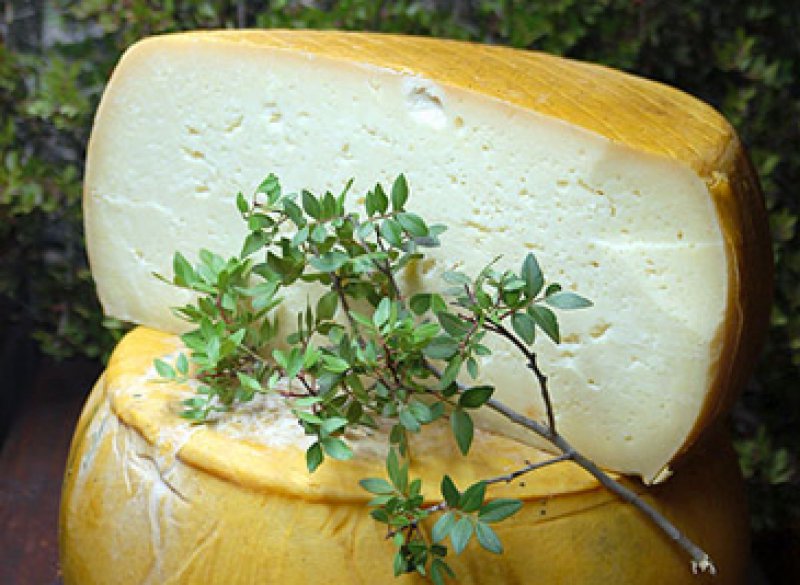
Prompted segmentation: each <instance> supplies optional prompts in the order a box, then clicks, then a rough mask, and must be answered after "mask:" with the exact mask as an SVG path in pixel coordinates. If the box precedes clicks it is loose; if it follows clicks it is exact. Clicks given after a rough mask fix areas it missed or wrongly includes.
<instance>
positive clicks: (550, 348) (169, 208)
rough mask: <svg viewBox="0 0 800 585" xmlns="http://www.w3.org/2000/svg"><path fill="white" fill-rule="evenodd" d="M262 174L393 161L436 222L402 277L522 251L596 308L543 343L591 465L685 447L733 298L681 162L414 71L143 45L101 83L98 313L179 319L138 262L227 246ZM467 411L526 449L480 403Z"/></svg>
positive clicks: (519, 397)
mask: <svg viewBox="0 0 800 585" xmlns="http://www.w3.org/2000/svg"><path fill="white" fill-rule="evenodd" d="M592 115H595V116H600V117H602V116H603V112H594V113H592ZM269 172H274V173H276V174H277V175H278V176H279V177H280V178H281V181H282V182H283V184H284V188H285V189H286V190H289V191H294V190H299V189H301V188H310V189H312V190H315V191H317V192H320V191H323V190H325V189H331V190H334V191H338V190H339V189H340V188H341V187H342V185H343V184H344V183H345V182H346V181H347V179H349V178H351V177H354V178H355V184H354V188H353V191H352V193H354V194H363V193H364V192H365V191H366V190H367V189H368V188H370V187H371V186H372V185H373V184H374V183H375V182H376V181H383V182H384V183H385V184H386V183H388V182H390V181H391V180H392V179H393V178H394V177H395V176H396V175H397V174H398V173H401V172H403V173H405V174H406V176H407V177H408V180H409V183H410V185H411V188H412V196H411V199H410V205H409V207H410V208H411V209H413V210H414V211H416V212H418V213H420V214H422V215H424V217H425V218H426V219H427V220H429V221H430V222H441V223H445V224H447V225H448V226H449V230H448V232H446V233H445V234H444V236H443V246H442V247H441V248H440V249H437V250H435V251H434V252H433V253H432V258H434V261H433V262H426V263H422V264H421V265H419V266H417V267H415V269H414V270H413V271H411V272H410V273H409V274H407V277H406V285H407V286H408V287H409V288H416V287H425V288H426V289H440V288H443V287H444V283H443V282H442V281H441V279H440V275H441V273H442V272H443V271H444V270H449V269H454V268H458V269H462V270H465V271H467V272H469V273H476V272H477V271H478V270H479V269H480V268H482V267H483V266H484V265H485V264H487V263H488V262H490V261H491V260H492V259H493V258H494V257H496V256H498V255H502V260H501V261H500V263H499V265H500V266H503V267H505V266H508V267H513V268H515V269H516V268H518V266H519V263H520V262H521V261H522V259H523V257H524V255H525V254H526V253H527V252H528V251H533V252H534V253H535V254H536V255H537V257H538V259H539V262H540V264H541V265H542V267H543V269H544V272H545V274H546V275H547V276H548V277H549V278H550V279H552V280H557V281H560V282H561V283H562V284H564V285H565V286H566V288H569V289H574V290H576V291H578V292H580V293H581V294H582V295H584V296H586V297H588V298H590V299H591V300H592V301H593V302H594V304H595V306H594V307H593V308H592V309H588V310H583V311H577V312H571V313H562V314H561V315H560V323H561V331H562V339H563V342H562V344H561V345H560V346H554V345H553V344H551V343H550V342H549V341H547V340H546V339H544V336H543V335H541V336H540V337H541V338H542V339H540V340H539V341H537V343H536V346H535V349H536V351H537V352H538V353H539V354H540V356H541V358H540V363H541V364H542V366H543V368H544V370H545V371H546V373H547V374H548V375H549V376H550V387H551V391H552V395H553V400H554V405H555V412H556V418H557V425H558V429H559V430H560V431H561V432H562V433H563V434H564V435H565V436H566V437H567V438H568V440H570V441H571V442H572V443H573V444H574V446H575V447H576V448H577V449H578V450H580V451H582V452H583V453H584V454H586V455H587V456H588V457H590V458H591V459H593V460H594V461H596V462H597V463H598V464H600V465H602V466H605V467H607V468H610V469H614V470H617V471H621V472H625V473H636V474H639V475H641V476H642V477H644V478H645V479H646V480H652V479H654V478H656V476H657V475H658V474H659V473H660V472H662V471H663V469H664V468H665V466H666V465H667V464H668V463H669V462H670V460H671V459H672V458H673V456H674V455H675V454H676V452H678V450H679V449H680V448H681V447H682V446H683V445H684V443H685V441H686V438H687V436H688V435H689V433H690V432H691V431H692V429H693V427H694V425H695V424H696V422H697V420H698V417H699V416H700V414H701V410H702V408H703V405H704V401H705V399H706V395H707V392H708V391H709V386H710V383H711V380H712V378H713V376H714V371H715V370H714V368H715V364H716V361H717V358H718V351H719V348H718V344H717V342H716V341H717V337H718V335H719V334H720V331H721V328H722V327H723V326H724V314H725V300H726V298H727V292H728V289H727V287H728V281H727V278H728V266H727V259H726V254H725V248H724V242H723V237H722V233H721V229H720V225H719V222H718V219H717V215H716V212H715V209H714V205H713V202H712V200H711V198H710V196H709V194H708V188H707V186H706V184H705V183H704V182H703V180H701V179H700V178H699V177H698V176H697V174H696V173H695V172H694V171H692V170H691V169H689V168H688V167H686V166H683V165H681V164H679V163H676V162H674V161H669V160H667V159H665V158H661V157H657V156H654V155H650V154H646V153H642V152H639V151H635V150H633V149H630V148H628V147H625V146H623V145H620V144H617V143H613V142H611V141H610V140H608V139H607V138H605V137H602V136H600V135H597V134H593V133H590V132H588V131H586V130H583V129H580V128H577V127H575V126H571V125H568V124H566V123H564V122H561V121H559V120H557V119H554V118H549V117H545V116H542V115H540V114H537V113H536V112H533V111H531V110H527V109H523V108H520V107H518V106H515V105H512V104H510V103H506V102H502V101H498V100H496V99H489V98H487V97H486V96H485V95H481V94H480V93H478V92H471V91H466V90H464V89H461V88H457V87H451V86H447V85H440V84H437V83H435V82H433V81H431V80H430V79H427V78H424V77H420V76H418V75H415V74H413V73H411V72H403V71H397V70H394V69H389V68H381V67H376V66H374V65H365V64H359V63H355V62H346V61H341V60H335V59H331V58H327V57H323V56H319V55H310V54H306V53H302V52H297V51H286V50H280V49H275V48H268V47H256V46H249V45H247V44H230V45H226V44H225V43H202V42H191V41H190V42H187V41H181V40H179V39H173V40H169V39H167V40H162V41H161V42H160V44H159V43H145V44H142V45H140V46H139V47H138V48H137V49H134V50H133V51H132V52H131V53H129V54H128V56H127V57H126V58H125V60H124V61H123V63H122V64H121V66H120V68H119V71H118V72H117V74H116V75H115V77H114V80H113V83H112V85H111V86H110V88H109V90H108V92H107V94H106V96H105V97H104V101H103V104H102V107H101V110H100V113H99V115H98V118H97V121H96V126H95V130H94V133H93V136H92V143H91V149H90V154H89V159H88V169H87V184H86V200H85V215H86V229H87V239H88V244H89V252H90V261H91V266H92V271H93V274H94V276H95V279H96V282H97V286H98V293H99V295H100V298H101V301H102V303H103V305H104V307H105V310H106V312H107V313H108V314H110V315H113V316H115V317H117V318H120V319H124V320H131V321H134V322H137V323H142V324H146V325H149V326H152V327H156V328H159V329H162V330H167V331H179V330H181V329H182V328H183V327H184V324H183V323H181V322H179V321H177V320H176V319H175V318H174V317H173V316H172V315H171V314H170V311H169V307H171V306H176V305H180V304H183V303H185V302H186V301H187V298H186V297H185V296H184V295H183V294H181V292H180V291H178V290H176V289H172V288H170V287H168V286H166V285H164V284H163V283H161V282H159V281H158V280H156V279H155V278H153V277H152V273H153V272H157V273H161V274H165V275H169V274H171V259H172V252H173V251H174V250H179V251H181V252H182V253H184V254H185V255H186V256H187V257H189V258H190V259H195V258H196V257H197V252H198V250H199V249H200V248H208V249H210V250H213V251H216V252H218V253H221V254H223V255H233V254H236V253H238V251H239V249H240V246H241V242H242V239H243V236H244V233H245V229H244V224H243V223H242V222H241V220H240V219H239V216H238V213H237V211H236V208H235V204H234V195H235V193H236V192H237V191H240V190H241V191H243V192H246V193H248V192H251V191H252V189H253V188H254V187H255V186H256V185H257V184H258V183H259V181H260V180H261V179H262V178H263V177H264V176H265V175H266V174H267V173H269ZM314 294H315V293H314V291H309V290H307V289H302V288H300V287H297V288H296V289H294V290H292V291H288V292H287V293H286V294H285V297H286V301H287V302H286V303H285V305H286V306H287V307H289V308H290V310H289V312H290V313H291V314H293V313H294V312H295V311H299V310H302V309H303V308H304V307H305V305H306V302H307V299H308V298H309V295H311V296H312V297H313V295H314ZM281 321H282V322H283V323H293V322H294V319H293V318H292V317H291V316H289V315H287V316H284V317H283V318H282V319H281ZM492 346H493V349H494V354H493V356H492V357H491V358H489V359H487V360H486V361H485V362H484V364H483V370H482V380H484V381H487V382H490V383H492V384H494V385H495V386H496V387H497V394H496V397H498V398H499V399H500V400H502V401H503V402H505V403H507V404H508V405H510V406H511V407H513V408H515V409H517V410H519V411H521V412H523V413H525V414H527V415H529V416H532V417H535V418H543V406H542V404H541V401H540V397H539V391H538V388H537V386H536V383H535V379H534V378H533V377H532V376H531V375H530V373H529V372H528V371H527V370H526V368H525V366H524V363H523V360H522V358H521V356H520V355H519V354H518V353H516V352H515V351H514V350H513V348H511V347H509V346H508V345H505V344H503V343H493V344H492ZM481 424H482V425H483V426H485V427H487V428H490V429H492V430H494V431H497V432H500V433H502V434H506V435H509V436H512V437H515V438H517V439H521V440H525V441H528V442H532V443H534V444H538V443H537V441H536V440H535V439H534V438H533V437H532V436H531V435H530V434H529V433H527V432H526V431H524V430H521V429H519V428H517V427H515V426H513V425H511V424H510V423H507V422H506V421H505V420H503V419H501V418H500V417H499V416H497V415H494V414H492V413H485V414H483V417H482V419H481Z"/></svg>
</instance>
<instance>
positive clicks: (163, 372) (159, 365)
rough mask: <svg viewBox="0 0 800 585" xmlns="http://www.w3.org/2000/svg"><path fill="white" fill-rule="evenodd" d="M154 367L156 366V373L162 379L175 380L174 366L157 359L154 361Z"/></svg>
mask: <svg viewBox="0 0 800 585" xmlns="http://www.w3.org/2000/svg"><path fill="white" fill-rule="evenodd" d="M153 365H155V367H156V372H158V375H159V376H161V377H162V378H167V379H169V380H172V379H174V378H175V370H173V369H172V366H171V365H169V364H168V363H167V362H165V361H163V360H159V359H157V360H154V361H153Z"/></svg>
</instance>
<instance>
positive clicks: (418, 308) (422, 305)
mask: <svg viewBox="0 0 800 585" xmlns="http://www.w3.org/2000/svg"><path fill="white" fill-rule="evenodd" d="M408 306H409V307H410V308H411V310H412V311H413V312H414V314H415V315H422V314H423V313H425V311H427V310H428V309H429V308H430V306H431V295H430V294H429V293H419V294H415V295H414V296H412V297H411V300H410V301H409V302H408Z"/></svg>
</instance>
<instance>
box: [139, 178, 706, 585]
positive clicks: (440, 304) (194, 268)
mask: <svg viewBox="0 0 800 585" xmlns="http://www.w3.org/2000/svg"><path fill="white" fill-rule="evenodd" d="M351 186H352V181H351V182H349V183H348V184H347V185H346V186H345V188H344V189H343V190H342V191H341V192H340V193H338V194H337V195H334V194H332V193H331V192H326V193H324V194H323V195H322V196H316V195H314V194H313V193H311V192H310V191H306V190H304V191H302V192H301V193H300V194H299V195H298V194H287V193H284V192H283V190H282V188H281V184H280V182H279V180H278V179H277V177H275V176H274V175H270V176H268V177H267V178H266V179H265V180H264V181H263V182H262V183H261V185H260V186H259V187H258V188H257V189H256V191H255V192H254V193H253V195H252V196H251V197H250V198H247V197H245V196H244V195H243V194H242V193H239V194H238V195H237V197H236V205H237V208H238V210H239V213H240V214H241V216H242V219H243V220H244V221H245V222H246V223H247V226H248V235H247V237H246V239H245V241H244V244H243V246H242V250H241V253H240V254H239V256H238V257H234V258H229V259H224V258H222V257H221V256H219V255H217V254H214V253H213V252H210V251H208V250H201V251H200V252H199V261H198V263H197V264H196V265H192V264H191V263H190V262H189V261H188V260H187V259H186V258H185V257H184V256H182V255H181V254H180V253H176V254H175V257H174V261H173V273H174V274H173V278H172V279H165V278H164V277H159V278H162V280H164V281H165V282H167V283H169V284H171V285H174V286H178V287H181V288H184V289H188V290H191V291H193V292H194V293H196V295H197V298H196V301H195V302H193V303H190V304H187V305H185V306H183V307H178V308H176V309H174V311H175V314H176V315H178V316H179V317H181V318H182V319H184V320H186V321H188V322H189V323H191V324H192V325H193V326H194V328H193V329H192V330H191V331H190V332H189V333H186V334H184V335H183V336H182V337H181V339H182V340H183V342H184V344H185V345H186V347H187V349H188V352H189V355H188V357H187V355H186V354H183V353H181V354H180V355H179V356H178V357H177V359H176V360H175V362H174V363H173V364H169V363H166V362H164V361H163V360H156V361H155V367H156V369H157V371H158V373H159V375H160V376H161V377H162V378H164V379H167V380H174V381H177V382H186V381H188V380H189V379H190V378H193V379H195V380H197V381H198V387H197V393H196V395H195V396H193V397H191V398H189V399H187V400H186V401H185V402H184V408H185V410H184V412H183V416H184V417H186V418H188V419H190V420H192V421H194V422H196V423H203V422H206V421H208V420H211V419H212V418H213V417H216V416H221V414H220V413H223V412H225V411H228V410H230V409H231V408H233V407H234V405H235V404H236V403H237V402H247V401H249V400H252V399H253V397H254V396H255V395H256V394H261V393H275V394H278V395H281V396H283V397H285V398H286V399H287V400H289V401H290V405H291V409H292V412H293V414H294V415H295V416H296V417H297V420H298V423H299V424H300V426H301V427H302V428H303V430H304V432H305V433H306V434H307V435H310V436H311V437H313V442H312V443H311V445H310V446H309V447H308V449H307V451H306V463H307V467H308V470H309V472H313V471H314V470H316V469H317V468H318V467H319V466H320V465H321V464H322V463H323V462H324V460H325V458H326V457H330V458H333V459H340V460H345V459H349V458H351V457H352V456H353V451H352V449H351V448H350V446H349V444H348V442H347V441H346V440H345V439H344V435H345V434H346V432H347V431H348V430H349V429H354V428H357V427H370V428H377V427H378V426H380V425H382V424H383V425H388V427H389V433H388V438H389V444H390V446H389V450H388V455H387V460H386V472H387V479H385V478H367V479H363V480H362V481H361V482H360V484H361V487H362V488H363V489H365V490H366V491H367V492H369V493H371V494H373V496H374V498H373V499H372V501H371V502H370V505H371V507H372V508H373V509H372V511H371V515H372V517H373V518H374V519H375V520H376V521H378V522H381V523H384V524H386V525H387V538H390V539H391V540H392V542H393V543H394V545H395V548H396V554H395V557H394V572H395V575H399V574H401V573H404V572H417V573H419V574H421V575H424V576H427V577H429V578H430V579H431V580H432V581H433V582H434V583H435V584H437V585H440V584H442V583H444V580H445V577H446V576H450V577H453V576H454V572H453V570H452V568H451V567H450V566H449V565H448V563H447V562H446V560H445V559H446V556H447V553H448V546H447V545H446V544H445V543H446V541H447V540H448V539H449V542H450V547H452V550H453V551H454V552H455V553H456V554H460V553H462V552H463V551H464V549H465V548H466V546H467V544H468V543H469V542H470V541H471V540H472V539H473V538H474V539H476V540H477V542H478V543H479V545H480V546H481V547H482V548H484V549H485V550H487V551H489V552H493V553H501V552H502V550H503V546H502V543H501V542H500V540H499V538H498V537H497V534H496V533H495V531H494V530H493V529H492V527H491V524H494V523H496V522H500V521H502V520H504V519H506V518H508V517H510V516H511V515H513V514H514V513H516V512H517V511H518V510H519V509H520V507H521V505H522V503H521V502H520V501H519V500H514V499H505V498H500V499H488V500H487V497H486V492H487V488H488V487H490V486H491V485H493V484H496V483H501V482H510V481H512V480H513V479H515V478H516V477H519V476H521V475H524V474H526V473H530V472H533V471H535V470H536V469H539V468H541V467H543V466H545V465H550V464H554V463H558V462H560V461H565V460H570V461H573V462H575V463H577V464H578V465H580V466H581V467H583V468H584V469H586V470H587V471H588V472H589V473H591V474H592V475H594V476H595V477H596V478H597V479H598V481H600V483H602V484H603V485H605V486H606V487H607V488H608V489H610V490H611V491H613V492H614V493H616V494H617V495H619V496H620V497H621V498H623V499H624V500H626V501H628V502H631V503H632V504H633V505H635V506H636V507H637V508H639V509H640V510H641V511H642V512H643V513H644V514H646V515H647V516H648V517H650V518H651V520H653V521H654V522H655V523H656V524H657V525H659V526H660V527H661V528H662V529H663V530H664V531H665V532H666V533H667V534H668V535H669V536H670V537H671V538H673V540H675V542H677V543H678V544H679V545H680V546H681V547H683V548H684V549H685V550H686V551H687V552H688V553H689V554H690V556H691V557H692V563H693V568H694V569H695V570H702V571H709V572H714V566H713V564H712V563H711V561H710V559H709V557H708V555H707V554H706V553H705V552H704V551H702V550H701V549H700V548H699V547H697V546H696V545H695V544H694V543H692V542H691V541H689V540H688V539H687V538H686V537H685V536H684V535H683V534H682V533H680V532H679V531H678V530H677V529H676V528H675V527H674V526H673V525H672V524H671V523H669V521H667V520H666V519H665V518H664V517H663V516H661V514H659V513H658V512H657V511H656V510H655V509H653V508H652V507H650V506H648V505H647V504H646V503H645V502H644V501H642V500H641V499H640V498H639V497H638V496H637V495H636V494H634V493H633V492H631V491H630V490H628V489H627V488H625V487H624V486H623V485H621V484H619V483H618V482H616V481H614V480H613V479H611V478H610V477H609V476H608V475H607V474H605V473H604V472H603V471H602V470H600V469H599V468H598V467H597V466H596V465H594V463H592V462H591V461H589V460H588V459H586V458H585V457H584V456H583V455H581V454H580V453H578V452H577V451H576V450H575V449H574V448H573V447H572V446H571V445H570V444H569V443H568V442H567V441H566V440H565V439H564V437H563V436H561V435H560V434H559V433H558V431H557V429H556V419H555V413H554V411H553V406H552V400H551V397H550V391H549V389H548V379H547V376H546V375H545V374H544V373H543V372H542V370H541V369H540V368H539V365H538V363H537V356H536V354H535V353H534V351H533V349H532V345H533V343H534V342H535V340H536V338H537V335H538V334H539V333H542V334H544V335H545V336H546V337H547V338H549V339H550V340H551V341H552V342H554V343H558V342H559V341H560V332H559V326H558V319H557V316H556V313H555V311H554V310H566V311H568V310H575V309H583V308H587V307H590V306H591V302H590V301H588V300H587V299H585V298H584V297H582V296H580V295H579V294H577V293H575V292H572V291H569V290H564V289H563V288H562V287H561V286H560V285H559V284H558V283H549V284H548V283H546V280H545V277H544V275H543V273H542V270H541V268H540V266H539V263H538V261H537V259H536V257H535V256H534V255H533V254H527V255H526V257H525V258H524V259H523V261H522V263H521V265H520V266H519V269H518V270H512V269H508V268H506V269H500V268H498V266H499V265H500V263H501V261H502V259H501V258H496V259H495V260H494V261H493V262H491V263H490V264H489V265H487V266H485V267H484V268H483V269H482V270H481V271H480V272H479V273H478V275H477V276H475V277H471V276H469V275H467V274H465V273H463V272H459V271H452V272H446V273H444V275H443V278H444V280H445V282H446V283H447V285H448V287H447V288H445V289H444V290H443V291H441V292H436V291H418V292H415V293H414V294H412V295H410V296H409V294H408V292H406V291H404V290H403V288H402V287H401V286H400V279H399V275H400V273H401V272H402V271H403V270H405V269H406V268H407V267H409V266H410V265H411V264H412V263H414V262H418V261H420V260H422V259H423V258H424V251H425V249H426V248H431V247H436V246H439V245H440V239H439V236H441V235H442V234H443V233H444V231H445V227H444V226H442V225H428V224H427V223H426V222H425V220H424V219H423V218H422V217H420V216H419V215H417V214H415V213H413V212H411V211H409V210H408V209H407V208H406V204H407V202H408V199H409V187H408V184H407V181H406V179H405V177H404V176H403V175H400V176H398V177H397V179H396V180H395V181H394V183H393V185H392V187H391V189H390V190H389V192H388V193H387V192H386V190H384V188H383V187H382V186H381V185H380V184H378V185H376V186H375V187H374V188H373V189H372V190H370V191H369V192H368V193H366V195H365V196H364V198H363V210H362V211H361V212H350V211H347V210H346V207H345V200H346V198H347V194H348V192H349V190H350V188H351ZM300 283H305V285H306V286H318V287H321V289H320V290H321V291H322V292H321V293H320V294H319V295H318V300H316V302H315V303H308V304H307V306H306V307H305V308H304V309H303V310H302V311H299V312H297V314H296V316H295V320H294V321H295V327H294V329H293V331H292V332H291V333H290V334H289V335H288V336H286V337H285V339H284V338H281V337H280V332H281V331H282V328H281V325H280V323H279V319H278V316H277V311H276V308H278V307H279V306H281V303H282V300H283V299H282V297H281V293H282V291H284V290H285V289H287V288H288V287H293V286H298V285H300ZM487 336H496V337H498V338H500V339H504V340H505V341H506V342H508V343H510V344H511V345H512V346H513V347H515V348H516V350H518V351H519V352H520V355H521V356H522V357H523V359H524V360H525V362H526V365H527V366H528V368H529V369H530V370H531V372H532V374H533V376H534V378H535V380H536V382H537V384H538V387H539V391H540V393H541V395H542V399H543V402H544V405H545V415H546V421H536V420H533V419H530V418H527V417H525V416H523V415H521V414H519V413H517V412H515V411H513V410H512V409H510V408H509V407H507V406H506V405H504V404H503V403H501V402H499V401H497V400H496V399H495V398H494V397H493V396H494V391H495V389H494V387H493V386H491V385H487V384H485V383H481V382H479V376H480V370H481V362H482V359H483V358H486V357H487V356H489V355H491V349H490V347H489V346H488V345H487V344H486V343H485V340H486V338H487ZM484 407H486V408H490V409H493V410H494V411H496V412H498V413H500V414H501V415H503V416H504V417H506V418H507V419H509V420H510V421H512V422H514V423H516V424H518V425H520V426H522V427H525V428H526V429H528V430H530V431H532V432H534V433H536V434H537V435H539V436H540V437H542V438H544V439H545V440H547V441H548V442H549V443H550V444H551V445H552V446H553V448H554V450H555V451H556V452H557V453H558V455H556V456H554V457H552V458H551V459H548V460H545V461H543V462H538V463H535V464H531V463H527V462H526V464H525V465H524V466H522V467H520V468H519V469H518V470H516V471H514V472H512V473H510V474H508V475H505V476H500V477H495V478H486V479H485V480H482V481H479V482H476V483H475V484H473V485H471V486H468V487H466V489H464V491H463V492H462V491H460V490H459V489H458V488H457V487H456V485H455V483H454V482H453V480H452V479H451V478H450V477H449V476H448V475H444V476H443V477H442V481H441V494H442V499H441V501H440V502H438V503H436V504H432V505H427V506H426V505H425V503H424V499H423V496H422V481H421V479H419V478H411V477H410V476H409V460H410V458H411V455H412V454H411V443H410V437H411V436H412V435H414V434H417V433H420V432H423V428H424V427H425V426H426V425H429V424H432V423H434V422H435V421H437V420H440V419H448V420H449V425H450V428H451V430H452V434H453V437H454V440H455V443H456V444H457V446H458V449H459V450H460V452H461V453H462V454H463V455H465V456H466V455H467V454H468V453H469V450H470V447H471V445H472V441H473V437H474V432H475V431H474V423H473V418H472V413H473V412H474V411H475V410H476V409H480V408H484ZM433 517H436V520H435V522H434V523H433V524H432V528H431V529H430V533H428V530H427V529H425V528H424V526H425V521H426V520H428V519H430V520H433Z"/></svg>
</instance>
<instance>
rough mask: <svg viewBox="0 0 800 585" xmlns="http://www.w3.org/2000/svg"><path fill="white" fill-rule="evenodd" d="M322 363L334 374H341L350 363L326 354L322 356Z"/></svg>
mask: <svg viewBox="0 0 800 585" xmlns="http://www.w3.org/2000/svg"><path fill="white" fill-rule="evenodd" d="M322 363H323V364H324V367H325V369H326V370H328V371H329V372H333V373H334V374H341V373H342V372H346V371H347V370H348V369H349V368H350V364H349V363H347V362H346V361H345V360H343V359H342V358H340V357H337V356H333V355H328V354H325V355H323V356H322Z"/></svg>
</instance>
